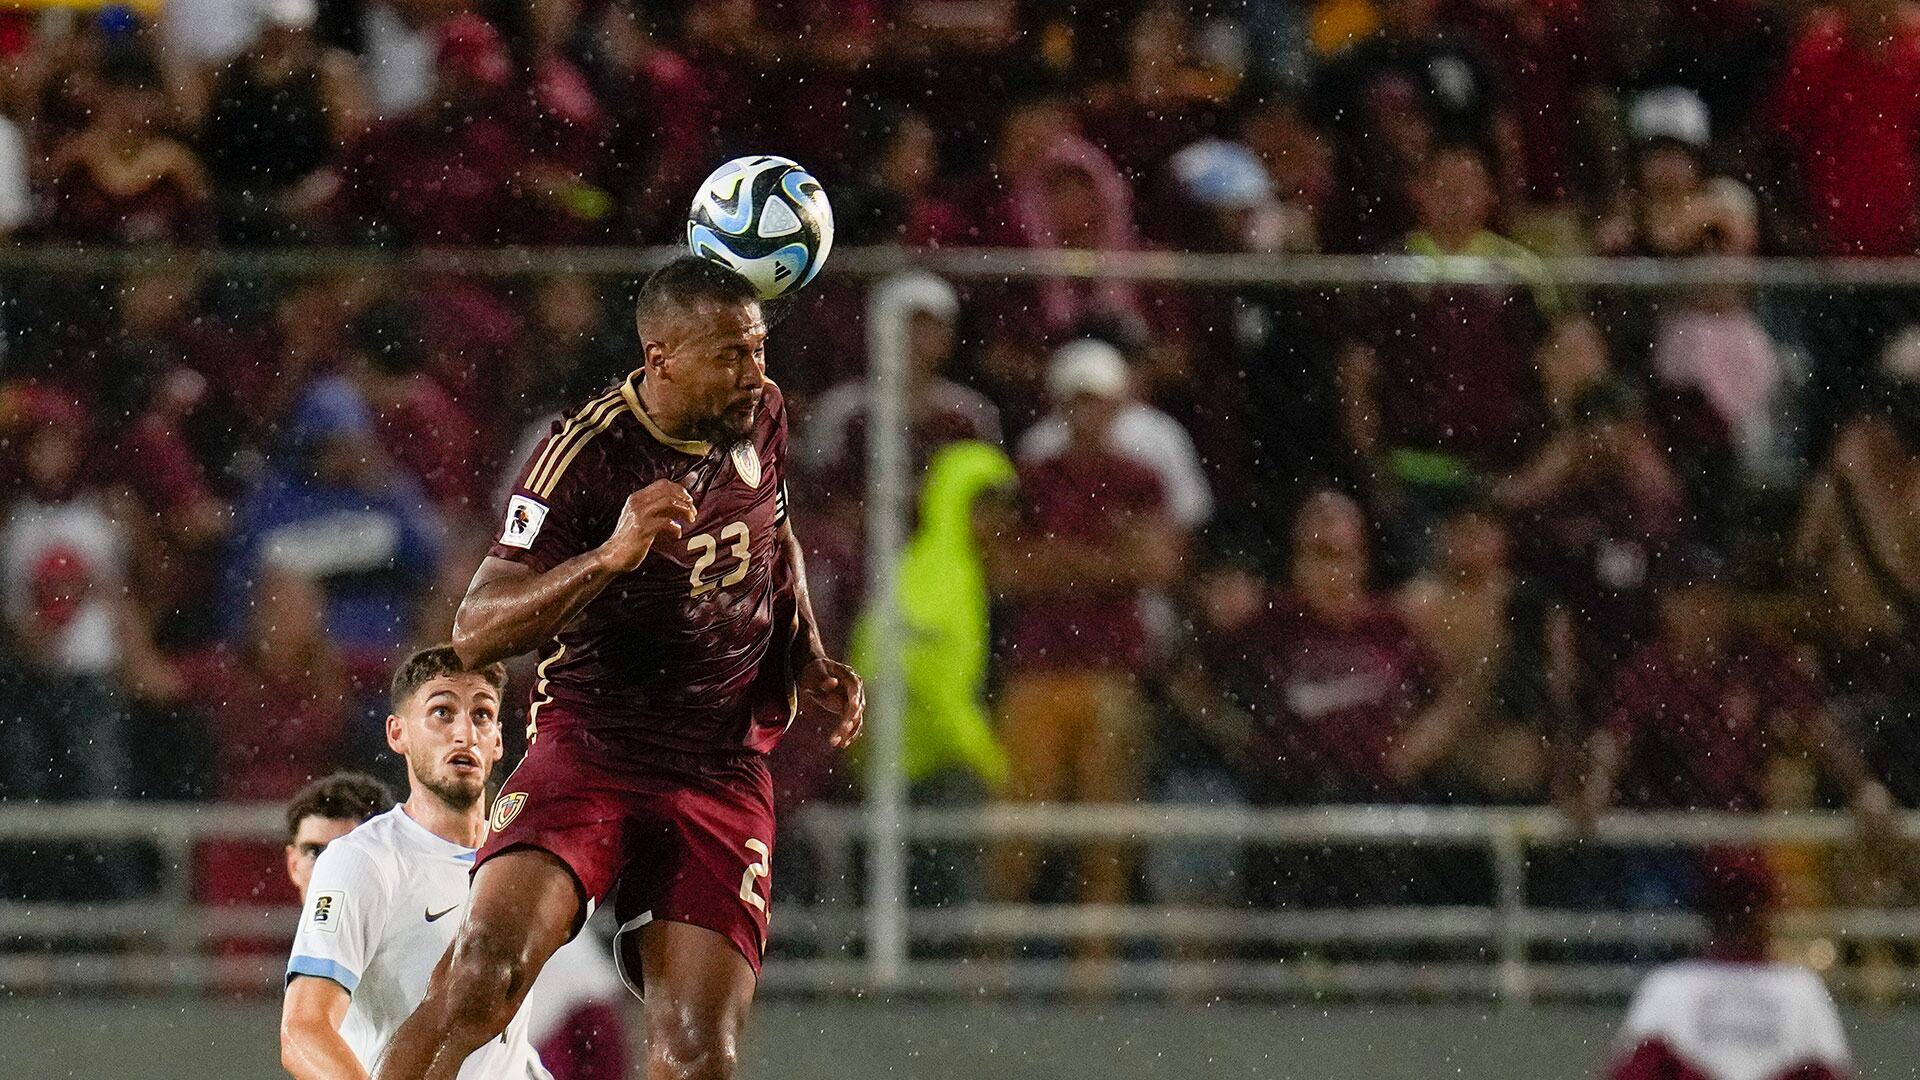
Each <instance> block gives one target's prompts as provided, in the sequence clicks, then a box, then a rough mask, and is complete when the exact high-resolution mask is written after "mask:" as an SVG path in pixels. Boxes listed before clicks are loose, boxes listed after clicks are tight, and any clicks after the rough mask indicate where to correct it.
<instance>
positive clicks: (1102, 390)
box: [1047, 338, 1132, 450]
mask: <svg viewBox="0 0 1920 1080" xmlns="http://www.w3.org/2000/svg"><path fill="white" fill-rule="evenodd" d="M1131 381H1132V376H1131V374H1130V373H1129V371H1128V370H1127V361H1126V358H1125V357H1123V356H1121V355H1120V350H1119V349H1116V348H1114V347H1113V346H1112V345H1109V344H1107V343H1106V342H1104V341H1100V340H1097V339H1095V338H1081V339H1080V340H1078V341H1069V342H1067V343H1066V344H1065V345H1062V346H1060V348H1059V349H1057V350H1055V352H1054V354H1053V359H1052V361H1051V362H1049V364H1048V366H1047V393H1048V395H1049V396H1050V397H1052V398H1053V402H1054V405H1055V406H1056V407H1057V408H1059V409H1060V411H1061V412H1063V413H1064V414H1065V415H1066V418H1067V430H1068V432H1069V436H1070V438H1071V440H1072V442H1073V444H1074V445H1075V446H1078V447H1080V448H1081V449H1083V450H1092V449H1097V448H1099V447H1103V446H1105V445H1106V438H1107V429H1108V428H1109V427H1111V426H1112V424H1113V418H1114V416H1115V415H1117V414H1118V413H1119V411H1120V406H1122V405H1123V404H1125V403H1126V400H1127V394H1128V390H1129V387H1130V384H1131Z"/></svg>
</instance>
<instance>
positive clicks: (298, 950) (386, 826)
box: [287, 806, 550, 1080]
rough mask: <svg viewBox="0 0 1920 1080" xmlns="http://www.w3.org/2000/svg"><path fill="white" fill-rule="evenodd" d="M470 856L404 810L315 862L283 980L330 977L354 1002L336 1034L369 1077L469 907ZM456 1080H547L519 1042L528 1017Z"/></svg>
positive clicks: (478, 1054)
mask: <svg viewBox="0 0 1920 1080" xmlns="http://www.w3.org/2000/svg"><path fill="white" fill-rule="evenodd" d="M472 869H473V849H471V848H464V847H461V846H460V845H458V844H455V843H453V842H451V841H448V840H443V839H441V838H440V837H438V836H435V835H434V834H433V833H431V832H429V831H427V828H426V827H425V826H424V825H421V824H420V823H419V822H417V821H415V820H413V819H412V818H411V817H408V816H407V812H406V810H405V809H404V808H403V807H399V806H396V807H394V808H393V809H392V810H389V811H387V812H386V813H384V814H380V815H378V816H377V817H373V818H369V819H368V820H367V821H366V822H365V823H363V824H362V825H361V826H360V827H359V828H357V829H355V830H353V831H352V832H350V833H348V834H347V835H345V836H343V837H341V838H340V839H338V840H335V841H334V842H333V843H331V844H328V845H327V849H326V850H325V851H323V852H321V853H320V858H319V860H318V861H316V862H315V863H314V864H313V881H312V883H311V884H309V885H308V886H307V903H306V907H305V908H304V909H302V910H301V912H300V929H299V931H298V932H297V933H296V934H295V935H294V938H293V957H292V959H290V960H289V961H287V979H288V980H289V981H291V980H292V979H293V977H294V976H296V975H312V976H317V977H319V978H323V979H332V980H333V981H334V982H337V983H339V984H340V985H341V986H343V987H345V988H346V991H347V993H349V994H351V995H352V998H353V1000H352V1002H351V1004H349V1005H348V1007H347V1016H346V1019H345V1020H344V1021H343V1022H342V1023H341V1025H340V1035H341V1037H342V1038H344V1039H345V1040H346V1041H347V1045H348V1046H349V1047H351V1048H352V1049H353V1053H354V1056H356V1057H358V1058H359V1059H360V1061H361V1063H362V1064H363V1065H365V1066H366V1067H367V1071H368V1072H372V1071H373V1067H374V1063H375V1062H376V1061H377V1060H378V1059H379V1057H380V1054H381V1053H382V1052H383V1051H385V1050H386V1048H387V1043H388V1042H390V1041H391V1040H392V1039H393V1033H394V1032H395V1031H398V1030H399V1028H400V1024H401V1023H402V1022H403V1021H405V1020H406V1018H407V1017H408V1015H409V1014H411V1013H412V1012H413V1009H414V1006H416V1005H419V1004H420V1000H421V999H422V998H424V997H426V996H427V980H428V979H429V978H430V977H431V976H432V975H433V969H434V966H435V965H437V964H438V963H439V962H440V957H441V955H442V954H444V953H445V952H446V951H447V946H448V945H450V944H452V943H453V937H454V933H455V931H457V930H458V929H459V928H460V919H461V916H462V915H463V914H465V912H464V911H463V909H464V907H465V906H466V902H467V874H468V872H469V871H470V870H472ZM460 1080H550V1077H548V1074H547V1071H546V1070H545V1069H544V1068H542V1067H541V1065H540V1059H539V1057H537V1056H536V1055H535V1054H534V1052H533V1046H532V1044H531V1043H529V1042H528V1040H527V1010H526V1007H525V1006H524V1005H522V1007H521V1009H520V1012H519V1013H518V1014H516V1015H515V1016H514V1018H513V1023H511V1024H509V1025H507V1030H506V1033H505V1035H504V1036H503V1037H501V1038H496V1039H491V1040H489V1041H488V1042H487V1044H486V1045H485V1046H482V1047H481V1048H480V1049H478V1050H475V1051H474V1052H473V1055H472V1056H471V1057H469V1058H467V1061H466V1064H465V1065H462V1066H461V1068H460Z"/></svg>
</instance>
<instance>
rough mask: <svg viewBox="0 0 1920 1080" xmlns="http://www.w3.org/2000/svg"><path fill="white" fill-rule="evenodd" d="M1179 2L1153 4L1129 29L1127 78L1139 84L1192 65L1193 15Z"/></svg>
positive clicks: (1156, 0)
mask: <svg viewBox="0 0 1920 1080" xmlns="http://www.w3.org/2000/svg"><path fill="white" fill-rule="evenodd" d="M1188 8H1189V5H1187V4H1184V3H1179V2H1177V0H1151V2H1149V3H1148V4H1146V5H1145V6H1143V7H1142V8H1141V9H1140V11H1139V13H1138V14H1136V15H1135V16H1134V17H1133V24H1132V25H1131V26H1129V27H1127V74H1128V75H1129V77H1131V78H1132V79H1134V80H1136V81H1142V82H1145V81H1157V80H1156V79H1155V76H1157V75H1160V74H1163V73H1165V72H1169V71H1177V70H1179V69H1180V68H1181V67H1182V66H1184V65H1185V64H1187V63H1188V62H1189V61H1190V57H1189V53H1190V52H1191V45H1192V39H1193V15H1192V13H1191V11H1189V10H1188Z"/></svg>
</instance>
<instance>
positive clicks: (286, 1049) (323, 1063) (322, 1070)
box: [280, 976, 367, 1080]
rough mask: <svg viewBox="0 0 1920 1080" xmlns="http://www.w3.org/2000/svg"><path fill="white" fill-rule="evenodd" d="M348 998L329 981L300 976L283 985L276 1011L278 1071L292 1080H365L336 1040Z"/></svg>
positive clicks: (343, 1042)
mask: <svg viewBox="0 0 1920 1080" xmlns="http://www.w3.org/2000/svg"><path fill="white" fill-rule="evenodd" d="M349 1002H350V998H349V997H348V995H347V991H346V990H345V988H343V987H342V986H341V985H340V984H339V983H336V982H334V981H333V980H331V979H322V978H316V977H313V976H301V977H298V978H295V979H294V980H293V981H292V982H290V983H288V984H287V997H286V1000H285V1002H283V1003H282V1004H281V1007H280V1067H281V1068H283V1069H285V1070H287V1075H289V1076H291V1077H293V1078H294V1080H367V1070H366V1068H365V1067H364V1066H362V1065H361V1064H360V1059H359V1058H357V1057H354V1056H353V1049H352V1048H351V1047H349V1046H348V1045H347V1040H345V1039H343V1038H341V1037H340V1024H341V1022H342V1021H344V1020H345V1019H346V1015H347V1005H348V1004H349Z"/></svg>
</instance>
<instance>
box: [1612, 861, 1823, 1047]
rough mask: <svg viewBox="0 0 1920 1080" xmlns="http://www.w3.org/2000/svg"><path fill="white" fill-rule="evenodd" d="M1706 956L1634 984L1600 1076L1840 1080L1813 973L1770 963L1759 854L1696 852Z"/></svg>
mask: <svg viewBox="0 0 1920 1080" xmlns="http://www.w3.org/2000/svg"><path fill="white" fill-rule="evenodd" d="M1701 861H1702V868H1701V869H1702V874H1701V887H1700V897H1699V908H1700V912H1701V914H1703V915H1705V916H1706V918H1707V925H1708V927H1709V928H1710V931H1711V937H1710V938H1709V940H1708V942H1707V952H1706V955H1705V956H1703V957H1701V958H1700V959H1698V960H1687V961H1683V962H1681V963H1677V964H1668V965H1666V966H1665V967H1661V968H1658V969H1656V970H1655V971H1654V972H1653V974H1651V975H1648V976H1647V978H1646V981H1644V982H1642V983H1641V984H1640V988H1639V990H1637V991H1635V993H1634V995H1633V1003H1632V1005H1630V1006H1629V1007H1628V1010H1627V1022H1626V1024H1625V1026H1624V1027H1623V1028H1622V1029H1621V1032H1620V1039H1619V1043H1618V1046H1617V1050H1616V1055H1615V1058H1614V1060H1613V1063H1612V1064H1611V1065H1610V1066H1609V1068H1608V1070H1607V1080H1842V1078H1844V1077H1848V1076H1851V1075H1853V1069H1852V1067H1851V1066H1850V1065H1849V1063H1848V1059H1847V1040H1846V1035H1845V1033H1844V1031H1843V1029H1842V1028H1841V1025H1840V1013H1839V1011H1838V1010H1837V1009H1835V1008H1834V1005H1833V998H1832V996H1831V995H1829V994H1828V993H1827V987H1826V984H1825V983H1822V982H1821V981H1820V976H1818V975H1816V974H1814V973H1813V972H1812V971H1810V970H1808V969H1807V968H1804V967H1801V966H1800V965H1798V964H1784V963H1772V962H1769V961H1768V960H1767V928H1768V923H1769V915H1770V913H1771V911H1772V909H1773V893H1774V888H1773V879H1772V876H1771V872H1770V871H1769V870H1768V868H1767V866H1766V863H1765V861H1764V859H1763V858H1762V857H1761V855H1760V854H1759V853H1758V852H1751V851H1734V850H1726V849H1721V850H1709V851H1706V852H1704V853H1702V858H1701Z"/></svg>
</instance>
